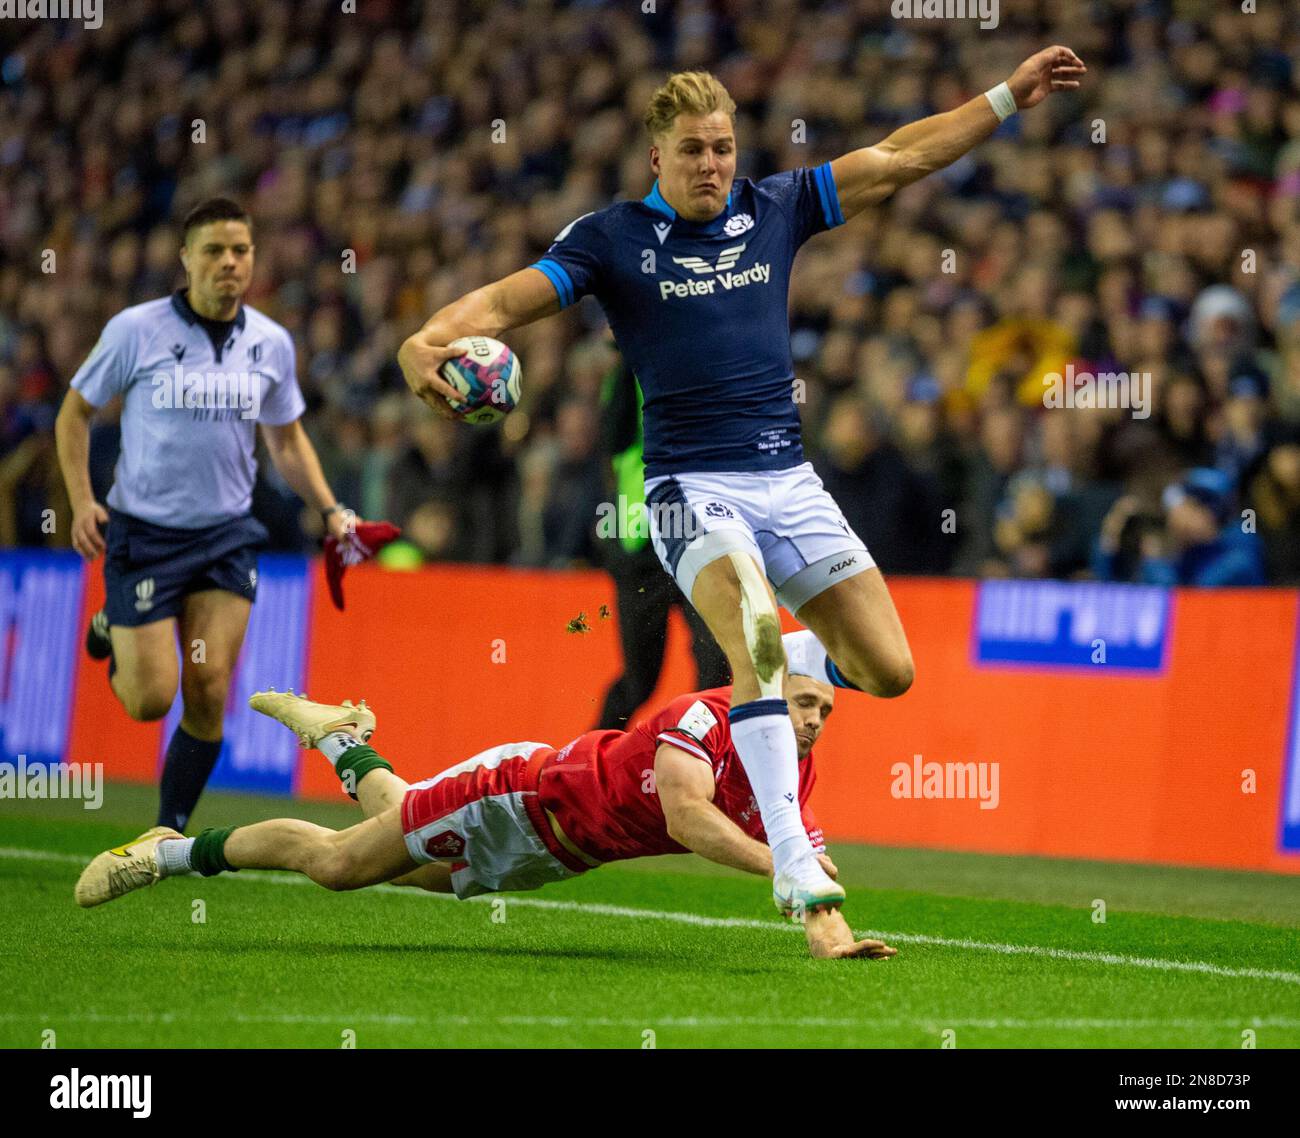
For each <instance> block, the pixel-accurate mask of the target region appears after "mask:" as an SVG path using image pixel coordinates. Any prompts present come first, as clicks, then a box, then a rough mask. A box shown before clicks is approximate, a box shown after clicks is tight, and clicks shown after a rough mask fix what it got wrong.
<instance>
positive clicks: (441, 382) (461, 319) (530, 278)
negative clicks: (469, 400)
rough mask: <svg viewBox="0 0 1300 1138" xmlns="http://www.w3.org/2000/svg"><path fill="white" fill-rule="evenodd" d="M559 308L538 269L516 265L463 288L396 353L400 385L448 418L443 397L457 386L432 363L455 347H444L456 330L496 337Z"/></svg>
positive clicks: (551, 287)
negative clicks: (475, 286)
mask: <svg viewBox="0 0 1300 1138" xmlns="http://www.w3.org/2000/svg"><path fill="white" fill-rule="evenodd" d="M559 311H560V298H559V296H558V295H557V294H556V292H555V286H554V285H553V284H551V282H550V281H549V280H547V279H546V275H545V274H544V273H542V271H541V270H540V269H533V268H528V269H520V270H519V272H517V273H511V274H510V275H509V276H508V277H502V278H501V280H499V281H494V282H493V283H492V284H490V285H484V286H483V287H482V288H478V289H475V290H474V291H473V292H470V293H466V294H465V295H464V296H462V297H461V298H460V299H459V300H456V301H453V302H452V303H451V304H449V305H447V306H446V307H445V308H440V309H439V310H438V311H437V312H435V313H434V314H433V315H432V316H430V317H429V319H428V320H426V321H425V323H424V327H422V328H421V329H420V330H419V331H418V332H416V333H415V335H413V336H411V337H409V338H408V339H407V340H406V341H405V342H404V343H403V344H402V347H401V349H400V350H399V351H398V353H397V363H398V365H399V366H400V367H401V369H402V375H403V376H405V377H406V386H407V387H409V388H410V389H411V390H412V391H413V392H415V394H416V395H418V396H419V397H420V398H421V399H423V400H424V401H425V402H426V403H427V404H429V406H430V407H432V408H433V409H434V410H435V411H437V412H438V414H439V415H442V416H443V417H444V418H448V419H449V418H452V417H453V412H452V410H451V408H450V407H448V406H447V399H449V398H450V399H459V398H460V392H458V391H457V390H456V389H455V388H454V387H452V386H451V384H449V383H448V382H447V381H446V380H445V379H443V378H442V377H441V376H440V375H439V374H438V369H439V368H440V367H442V365H443V364H445V363H446V362H447V361H448V360H453V359H455V358H456V357H457V356H459V355H460V354H461V353H460V351H459V350H458V349H456V348H449V347H447V345H448V344H450V343H451V342H452V341H453V340H457V339H459V338H460V337H462V336H491V337H492V338H493V339H497V338H499V337H500V336H501V335H502V334H503V333H505V332H508V331H510V329H511V328H520V327H522V326H523V325H525V324H531V323H532V322H533V321H534V320H540V319H541V318H542V317H543V316H551V315H554V314H555V313H556V312H559Z"/></svg>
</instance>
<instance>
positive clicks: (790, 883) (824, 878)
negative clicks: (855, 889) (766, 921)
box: [772, 852, 844, 919]
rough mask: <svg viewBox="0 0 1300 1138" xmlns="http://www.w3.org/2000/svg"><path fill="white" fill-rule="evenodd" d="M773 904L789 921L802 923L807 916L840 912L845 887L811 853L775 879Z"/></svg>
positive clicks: (796, 861) (794, 862)
mask: <svg viewBox="0 0 1300 1138" xmlns="http://www.w3.org/2000/svg"><path fill="white" fill-rule="evenodd" d="M772 901H773V903H774V904H775V905H776V907H777V908H778V909H779V910H780V911H781V912H782V913H784V914H785V915H786V916H787V917H794V918H796V919H798V918H799V917H801V916H802V915H803V914H805V913H818V912H821V911H822V910H827V911H829V910H831V909H838V908H839V907H840V906H841V905H843V904H844V887H843V886H842V885H839V884H837V883H836V882H835V881H834V880H833V879H832V878H831V877H830V875H829V874H828V873H827V872H826V871H825V870H824V869H822V867H821V863H820V862H819V861H818V860H817V855H816V854H814V853H811V852H809V853H807V854H805V855H804V856H802V857H799V858H796V859H795V860H794V861H793V862H791V863H790V864H789V865H787V866H786V867H785V868H784V869H783V870H782V871H781V872H779V873H777V874H776V875H775V876H774V877H773V878H772Z"/></svg>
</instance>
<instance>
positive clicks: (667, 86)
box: [644, 71, 736, 138]
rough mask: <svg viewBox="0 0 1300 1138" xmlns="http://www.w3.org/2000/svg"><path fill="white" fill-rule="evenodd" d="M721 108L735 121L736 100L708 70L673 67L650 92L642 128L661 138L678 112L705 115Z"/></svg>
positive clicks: (679, 113)
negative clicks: (673, 70) (686, 69)
mask: <svg viewBox="0 0 1300 1138" xmlns="http://www.w3.org/2000/svg"><path fill="white" fill-rule="evenodd" d="M714 111H722V112H724V113H725V114H726V115H727V117H728V118H729V119H731V121H732V125H733V126H734V125H735V121H736V101H735V100H734V99H733V98H732V97H731V96H730V95H729V94H728V93H727V89H726V88H725V87H724V86H723V85H722V84H721V83H719V82H718V80H717V79H716V78H715V77H714V76H713V75H712V74H711V73H710V72H708V71H677V72H674V73H673V74H672V75H670V76H668V79H667V81H666V82H665V83H664V85H663V86H662V87H660V88H659V90H657V91H656V92H655V93H654V94H653V95H651V96H650V105H649V106H648V107H646V111H645V120H644V121H645V128H646V130H648V131H649V132H650V137H651V138H662V137H663V136H664V135H665V134H667V133H668V132H669V131H670V130H672V129H673V122H674V121H675V120H676V118H677V116H678V115H709V114H712V113H713V112H714Z"/></svg>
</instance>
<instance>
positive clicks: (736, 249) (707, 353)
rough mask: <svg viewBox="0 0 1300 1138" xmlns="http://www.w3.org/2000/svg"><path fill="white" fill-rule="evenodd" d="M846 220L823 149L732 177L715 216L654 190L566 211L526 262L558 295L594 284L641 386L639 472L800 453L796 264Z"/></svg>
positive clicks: (784, 458) (777, 462) (760, 461)
mask: <svg viewBox="0 0 1300 1138" xmlns="http://www.w3.org/2000/svg"><path fill="white" fill-rule="evenodd" d="M843 223H844V215H843V214H842V213H841V212H840V204H839V197H838V195H837V193H836V190H835V181H834V179H833V178H832V177H831V167H830V163H829V162H827V163H824V164H823V165H821V166H818V167H816V168H815V169H807V168H800V169H798V170H790V171H786V172H784V173H781V174H774V175H772V176H771V177H770V178H764V179H763V180H762V181H761V182H757V183H755V182H753V181H751V180H750V179H749V178H737V179H736V180H735V182H734V183H733V184H732V188H731V193H730V194H729V195H728V197H727V208H726V209H725V210H723V212H722V213H721V214H719V215H718V216H717V217H716V218H714V219H713V220H712V221H710V222H706V223H703V224H699V223H696V222H691V221H687V220H686V219H684V218H681V217H678V216H677V213H676V212H675V211H674V210H673V208H672V206H670V205H669V204H668V203H667V202H666V201H665V200H664V198H663V196H662V195H661V194H660V193H659V183H658V182H656V183H655V187H654V189H653V190H651V191H650V193H649V194H647V195H646V197H645V198H643V199H642V200H641V201H636V202H619V203H617V204H616V205H612V206H609V207H608V208H606V209H602V210H597V211H596V212H595V213H589V214H585V215H584V216H582V217H580V218H578V219H577V220H576V221H574V222H572V223H571V224H570V225H568V226H567V227H566V228H565V229H563V230H562V231H561V232H560V234H559V235H558V236H557V237H556V238H555V242H554V243H553V244H552V245H551V247H550V249H548V250H547V252H546V256H545V257H543V258H542V259H541V260H540V261H538V262H536V263H535V264H534V265H533V266H532V267H533V268H536V269H540V270H541V271H542V272H543V273H545V274H546V277H547V278H548V279H549V280H550V282H551V283H552V284H553V285H554V286H555V291H556V292H557V293H558V294H559V297H560V304H561V306H567V305H570V304H572V303H574V301H576V300H577V299H578V298H579V297H581V296H584V295H586V294H587V293H590V294H591V295H592V296H594V297H595V298H596V299H597V300H598V301H599V302H600V305H601V307H602V308H603V309H604V310H605V315H606V317H607V318H608V320H609V324H610V328H611V329H612V331H613V333H614V338H615V339H616V340H617V341H618V346H619V350H620V351H621V352H622V353H623V356H624V358H625V359H626V360H627V362H628V364H629V365H630V366H631V368H632V370H633V372H635V374H636V377H637V380H638V381H639V383H640V384H641V391H642V393H643V395H644V398H645V407H644V416H645V464H646V477H647V478H655V477H657V476H659V475H663V474H675V473H683V472H693V471H700V472H703V471H720V470H783V469H786V468H788V467H791V466H797V465H798V464H799V463H801V462H802V461H803V448H802V445H801V444H800V441H799V411H798V408H797V407H796V405H795V402H794V398H793V381H794V360H793V359H792V357H791V355H790V319H789V287H790V267H791V265H792V264H793V263H794V256H795V253H796V252H798V250H799V247H800V246H801V245H802V244H803V243H804V242H805V241H807V240H808V238H809V237H811V236H813V234H815V233H820V232H821V231H822V230H824V229H830V228H832V227H833V226H836V225H842V224H843Z"/></svg>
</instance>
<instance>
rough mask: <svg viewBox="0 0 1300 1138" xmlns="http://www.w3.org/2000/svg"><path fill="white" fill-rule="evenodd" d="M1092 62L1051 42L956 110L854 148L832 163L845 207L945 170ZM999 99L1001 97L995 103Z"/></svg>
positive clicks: (853, 209)
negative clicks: (1004, 121) (1003, 80)
mask: <svg viewBox="0 0 1300 1138" xmlns="http://www.w3.org/2000/svg"><path fill="white" fill-rule="evenodd" d="M1086 71H1087V68H1086V67H1085V66H1084V65H1083V61H1082V60H1081V59H1080V58H1079V57H1078V56H1077V55H1075V54H1074V52H1073V51H1071V50H1070V49H1069V48H1068V47H1061V46H1059V45H1058V46H1055V47H1049V48H1044V49H1043V50H1042V51H1040V52H1038V53H1036V54H1035V55H1031V56H1030V57H1029V58H1028V59H1026V60H1025V62H1024V63H1022V64H1021V65H1020V66H1019V67H1017V68H1016V70H1015V72H1014V73H1013V74H1012V76H1011V78H1010V79H1008V80H1007V81H1006V84H1005V85H1004V86H1005V88H1006V90H1005V91H1003V90H1002V88H1001V87H995V88H994V89H993V90H992V91H991V92H989V93H988V94H987V95H979V96H977V97H976V98H974V99H971V100H970V101H969V102H967V103H963V104H962V105H961V106H960V107H957V108H956V109H955V110H951V111H945V112H944V113H943V114H941V115H931V116H930V117H929V118H924V119H920V120H919V121H917V122H914V123H908V124H907V126H904V127H899V129H898V130H896V131H894V133H893V134H891V135H889V137H887V138H885V139H884V140H883V141H881V142H878V143H876V144H875V145H874V146H865V147H863V148H862V149H861V150H854V151H852V152H851V153H849V154H845V155H844V156H843V157H841V158H837V159H835V161H833V162H832V163H831V173H832V174H833V175H834V177H835V188H836V190H837V191H838V194H839V202H840V211H841V212H842V213H843V214H844V217H845V219H848V218H849V217H851V216H852V215H853V214H855V213H858V212H860V211H861V210H863V209H865V208H866V207H867V206H869V205H875V204H877V203H878V202H882V201H884V200H885V198H887V197H889V195H890V194H892V193H893V192H894V191H895V190H898V189H901V188H902V187H903V186H907V185H910V184H911V183H912V182H917V181H920V180H921V179H922V178H924V177H925V176H926V175H927V174H933V173H934V172H935V171H936V170H942V169H943V168H944V167H945V166H949V165H951V164H952V163H953V162H956V161H957V159H958V158H960V157H961V156H962V155H963V154H965V153H967V152H968V151H970V150H973V149H974V148H975V147H976V146H978V145H979V144H980V143H981V142H983V141H984V140H985V139H986V138H988V137H989V136H990V135H991V134H992V133H993V132H994V131H995V130H997V128H998V124H999V123H1000V122H1001V121H1002V119H1004V118H1006V117H1007V115H1009V114H1011V113H1013V112H1014V111H1023V110H1028V109H1029V108H1030V107H1034V106H1037V105H1038V104H1039V103H1041V102H1042V101H1043V100H1044V99H1045V98H1047V96H1048V95H1049V94H1051V93H1052V92H1053V91H1073V90H1076V89H1077V88H1078V86H1079V80H1080V79H1081V78H1082V76H1083V75H1084V73H1085V72H1086ZM995 103H1001V104H1002V105H1001V107H1000V109H995Z"/></svg>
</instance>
